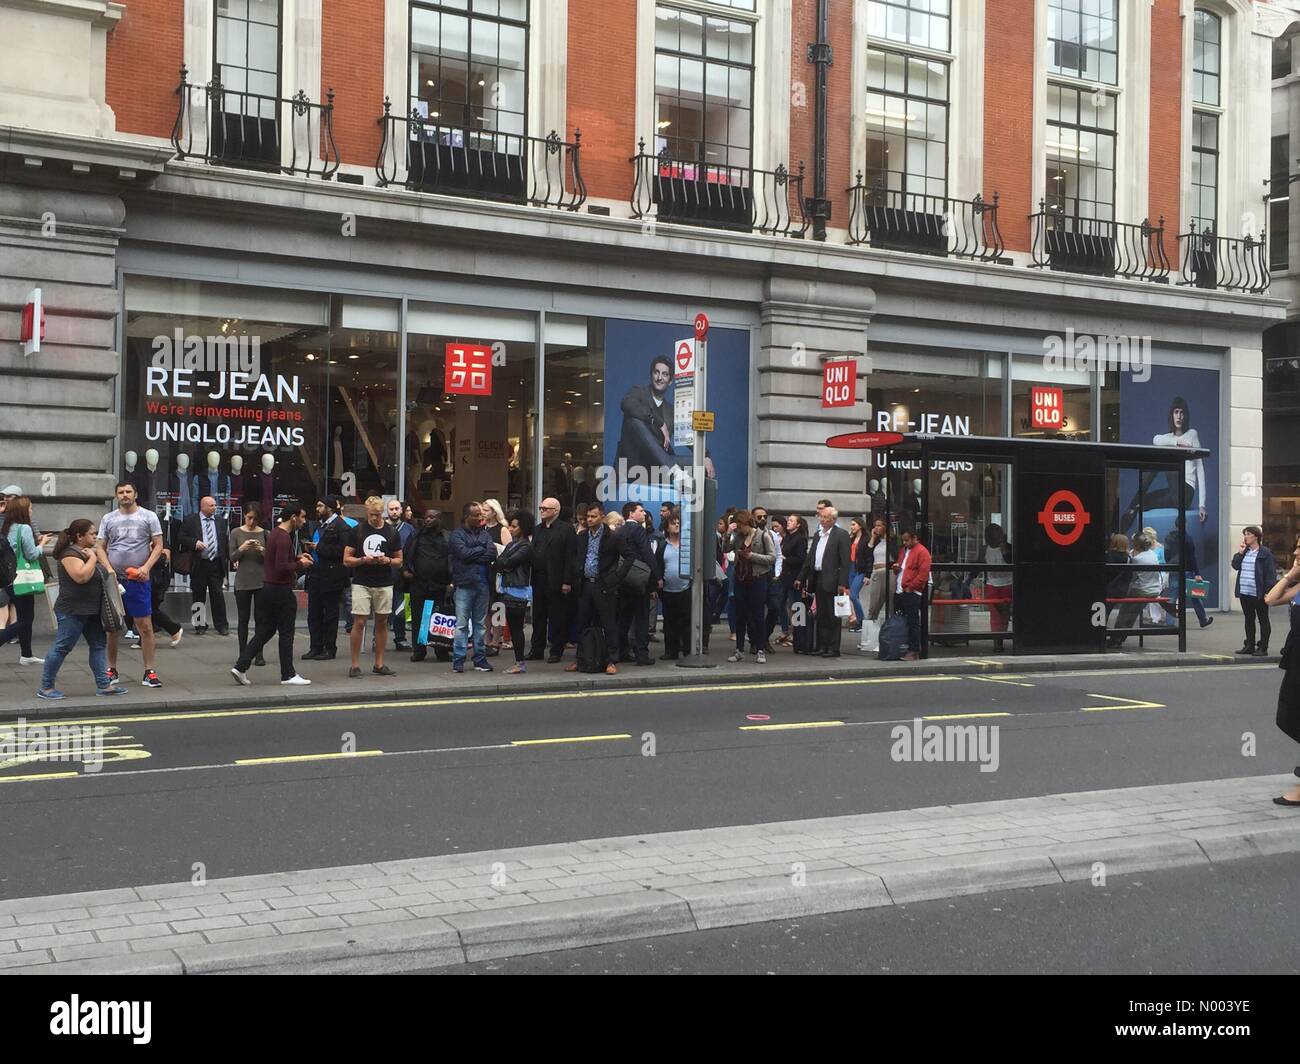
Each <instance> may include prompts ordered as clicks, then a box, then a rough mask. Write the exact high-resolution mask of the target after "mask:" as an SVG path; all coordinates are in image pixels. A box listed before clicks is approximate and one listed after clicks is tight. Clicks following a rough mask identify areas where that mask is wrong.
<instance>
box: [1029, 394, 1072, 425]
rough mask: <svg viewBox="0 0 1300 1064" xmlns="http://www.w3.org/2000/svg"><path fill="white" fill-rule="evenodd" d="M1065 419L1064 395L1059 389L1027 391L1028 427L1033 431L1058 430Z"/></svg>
mask: <svg viewBox="0 0 1300 1064" xmlns="http://www.w3.org/2000/svg"><path fill="white" fill-rule="evenodd" d="M1064 418H1065V395H1064V393H1063V392H1062V390H1061V389H1060V388H1030V389H1029V425H1030V427H1031V428H1035V429H1059V428H1060V427H1061V425H1062V424H1063V423H1064Z"/></svg>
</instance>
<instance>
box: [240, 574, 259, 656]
mask: <svg viewBox="0 0 1300 1064" xmlns="http://www.w3.org/2000/svg"><path fill="white" fill-rule="evenodd" d="M261 593H262V589H261V588H260V587H259V588H255V589H252V590H247V591H240V590H239V589H236V590H235V609H236V610H238V612H239V620H238V622H237V623H238V625H239V652H240V653H241V654H242V653H243V652H244V650H245V648H246V647H247V646H248V621H249V618H250V617H252V616H253V615H254V614H255V613H256V611H257V600H258V598H259V597H260V595H261Z"/></svg>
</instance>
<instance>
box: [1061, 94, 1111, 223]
mask: <svg viewBox="0 0 1300 1064" xmlns="http://www.w3.org/2000/svg"><path fill="white" fill-rule="evenodd" d="M1115 109H1116V108H1115V97H1114V96H1112V95H1111V94H1110V93H1104V92H1103V93H1096V92H1088V91H1086V90H1083V89H1077V88H1073V87H1071V86H1068V85H1050V84H1049V85H1048V86H1047V185H1046V193H1047V194H1046V199H1047V207H1048V210H1052V211H1056V212H1058V213H1060V214H1062V215H1065V216H1067V217H1071V218H1090V219H1097V220H1099V221H1114V219H1115Z"/></svg>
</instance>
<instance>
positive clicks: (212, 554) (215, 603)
mask: <svg viewBox="0 0 1300 1064" xmlns="http://www.w3.org/2000/svg"><path fill="white" fill-rule="evenodd" d="M229 533H230V528H229V526H228V525H227V522H226V519H225V518H224V517H222V516H221V515H220V514H219V513H217V500H216V499H214V498H213V497H212V496H211V495H205V496H203V498H202V499H200V500H199V512H198V513H196V514H190V515H189V516H188V517H186V518H185V520H184V521H182V522H181V550H183V551H189V552H191V554H192V555H193V557H192V559H191V562H190V608H191V613H192V615H193V617H194V633H195V634H196V635H202V634H203V633H204V632H206V631H207V629H208V626H207V625H206V624H201V623H199V622H200V621H202V620H204V619H205V614H203V613H200V612H197V611H195V610H194V609H193V605H194V603H196V602H198V603H206V600H207V598H208V593H209V592H211V593H212V608H211V614H210V616H211V617H212V624H213V627H215V628H216V630H217V633H218V634H219V635H229V634H230V627H229V625H228V624H227V622H226V595H225V591H224V589H223V585H224V584H225V580H226V570H227V569H228V568H229V565H230V546H229Z"/></svg>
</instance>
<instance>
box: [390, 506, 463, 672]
mask: <svg viewBox="0 0 1300 1064" xmlns="http://www.w3.org/2000/svg"><path fill="white" fill-rule="evenodd" d="M450 551H451V543H450V541H449V539H448V536H447V530H446V529H445V528H443V527H442V514H441V512H439V511H438V510H432V509H430V510H426V511H425V513H424V516H423V517H422V518H421V519H420V527H419V530H418V531H417V532H416V533H415V538H413V539H412V540H411V547H410V549H409V550H405V551H403V552H402V570H403V571H404V572H405V573H406V575H407V577H408V580H409V583H410V588H411V623H412V624H414V625H419V624H422V623H423V618H424V604H425V603H426V602H432V603H433V609H434V611H435V612H438V611H440V612H442V613H446V612H447V611H448V610H452V609H455V607H454V606H452V604H451V603H450V601H449V596H448V594H447V587H448V585H450V584H451V554H450ZM428 638H429V637H428V633H427V632H426V633H424V641H423V642H422V641H421V640H420V638H419V635H418V634H417V635H416V637H415V640H414V643H415V646H414V648H413V649H412V651H411V660H412V661H423V660H424V659H425V658H426V657H427V656H428V651H429V647H428ZM434 655H435V656H436V657H437V658H438V660H439V661H446V660H447V655H446V651H445V650H441V651H440V650H439V648H436V647H435V648H434Z"/></svg>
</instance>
